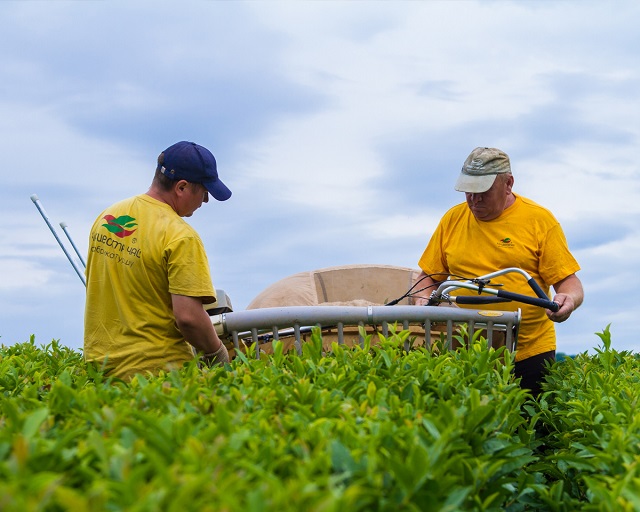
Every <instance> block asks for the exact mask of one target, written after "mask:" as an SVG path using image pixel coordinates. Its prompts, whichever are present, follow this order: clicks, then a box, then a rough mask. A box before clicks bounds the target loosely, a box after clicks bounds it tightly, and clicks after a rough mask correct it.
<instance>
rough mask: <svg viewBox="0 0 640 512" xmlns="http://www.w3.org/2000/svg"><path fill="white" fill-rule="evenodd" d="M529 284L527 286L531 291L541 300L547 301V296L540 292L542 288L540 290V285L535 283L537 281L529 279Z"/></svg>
mask: <svg viewBox="0 0 640 512" xmlns="http://www.w3.org/2000/svg"><path fill="white" fill-rule="evenodd" d="M527 282H528V283H529V286H530V287H531V289H532V290H533V292H534V293H535V294H536V295H537V296H538V297H540V298H541V299H546V300H549V297H548V296H547V294H546V293H544V291H543V290H542V288H540V285H539V284H538V283H537V281H536V280H535V279H534V278H533V277H532V278H531V279H529V281H527ZM547 309H548V308H547Z"/></svg>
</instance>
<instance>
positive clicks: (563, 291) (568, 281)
mask: <svg viewBox="0 0 640 512" xmlns="http://www.w3.org/2000/svg"><path fill="white" fill-rule="evenodd" d="M553 288H554V290H555V291H556V296H555V297H554V298H553V301H554V302H557V303H558V305H559V306H560V309H558V311H556V312H555V313H553V312H552V311H549V310H547V316H548V317H549V319H550V320H553V321H554V322H564V321H565V320H566V319H567V318H569V317H570V316H571V313H573V312H574V311H575V310H576V309H577V308H578V307H579V306H580V304H582V300H583V298H584V290H583V289H582V283H581V282H580V279H578V276H576V275H575V274H571V275H570V276H567V277H565V278H564V279H562V280H561V281H558V282H557V283H556V284H554V285H553Z"/></svg>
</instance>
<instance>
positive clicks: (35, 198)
mask: <svg viewBox="0 0 640 512" xmlns="http://www.w3.org/2000/svg"><path fill="white" fill-rule="evenodd" d="M31 200H32V201H33V204H35V205H36V208H37V209H38V211H39V212H40V215H42V218H43V219H44V221H45V222H46V223H47V226H49V229H50V230H51V233H53V236H54V238H55V239H56V241H57V242H58V245H60V248H61V249H62V251H63V252H64V254H65V255H66V257H67V259H68V260H69V263H71V266H72V267H73V269H74V270H75V271H76V274H78V277H79V278H80V280H81V281H82V284H83V285H85V286H87V279H86V277H85V275H84V273H83V272H82V271H81V270H80V269H79V268H78V265H77V264H76V262H75V261H73V258H72V257H71V254H69V251H67V248H66V247H65V246H64V244H63V243H62V240H60V237H59V236H58V233H56V230H55V229H54V228H53V225H52V224H51V221H50V220H49V217H48V216H47V213H46V212H45V211H44V208H43V207H42V204H41V203H40V199H38V196H37V195H36V194H33V195H32V196H31Z"/></svg>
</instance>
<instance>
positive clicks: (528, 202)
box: [516, 195, 555, 219]
mask: <svg viewBox="0 0 640 512" xmlns="http://www.w3.org/2000/svg"><path fill="white" fill-rule="evenodd" d="M516 198H517V199H518V200H519V201H520V204H521V205H522V207H523V208H527V209H529V210H531V211H533V212H537V213H538V214H540V215H546V216H549V217H551V218H553V219H555V216H554V215H553V213H552V212H551V210H549V208H547V207H545V206H542V205H541V204H540V203H537V202H535V201H534V200H533V199H529V198H528V197H523V196H521V195H518V196H516Z"/></svg>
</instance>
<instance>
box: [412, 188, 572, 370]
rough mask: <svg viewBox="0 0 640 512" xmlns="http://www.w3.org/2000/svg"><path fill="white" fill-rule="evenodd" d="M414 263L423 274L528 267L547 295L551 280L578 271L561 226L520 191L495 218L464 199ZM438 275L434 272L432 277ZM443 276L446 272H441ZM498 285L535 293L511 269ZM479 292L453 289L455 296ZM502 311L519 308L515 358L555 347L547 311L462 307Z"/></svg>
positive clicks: (516, 305) (503, 306)
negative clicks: (479, 215)
mask: <svg viewBox="0 0 640 512" xmlns="http://www.w3.org/2000/svg"><path fill="white" fill-rule="evenodd" d="M418 265H419V266H420V268H421V269H422V270H423V271H424V272H425V273H427V274H433V273H437V272H444V273H451V274H455V275H457V276H462V277H463V278H471V277H478V276H481V275H485V274H489V273H491V272H495V271H496V270H501V269H504V268H508V267H518V268H521V269H522V270H524V271H525V272H527V273H528V274H529V275H530V276H531V277H532V278H533V279H535V281H536V282H537V283H538V284H539V285H540V287H541V288H542V289H543V290H544V292H545V293H547V295H549V296H550V297H551V295H550V287H551V285H553V284H555V283H557V282H558V281H560V280H562V279H564V278H565V277H568V276H570V275H571V274H573V273H575V272H577V271H578V270H580V267H579V265H578V263H577V261H576V260H575V258H574V257H573V256H572V255H571V253H570V252H569V248H568V245H567V241H566V238H565V236H564V233H563V231H562V228H561V226H560V224H559V223H558V221H557V220H556V219H555V217H554V216H553V215H552V214H551V212H550V211H549V210H547V209H546V208H543V207H542V206H540V205H538V204H536V203H534V202H533V201H531V200H529V199H526V198H524V197H521V196H516V200H515V202H514V204H512V205H511V206H510V207H509V208H507V209H506V210H505V211H504V212H503V213H502V214H501V215H500V216H499V217H498V218H497V219H494V220H491V221H479V220H477V219H476V218H475V217H474V216H473V214H472V213H471V210H469V207H468V206H467V204H466V203H462V204H459V205H457V206H454V207H453V208H451V209H450V210H449V211H448V212H447V213H446V214H445V215H444V216H443V218H442V220H441V221H440V223H439V225H438V227H437V228H436V231H435V232H434V234H433V236H432V237H431V240H430V241H429V244H428V245H427V248H426V249H425V251H424V253H423V254H422V257H421V258H420V260H419V262H418ZM436 279H438V277H436ZM443 279H444V277H443ZM492 281H493V282H494V283H502V284H503V285H504V286H502V287H501V288H500V289H502V290H505V291H510V292H515V293H520V294H524V295H529V296H532V297H534V296H535V293H534V292H533V290H531V288H530V287H529V285H528V283H527V280H526V279H525V278H524V277H523V276H522V275H520V274H517V273H509V274H506V275H504V276H499V277H497V278H494V279H493V280H492ZM472 294H477V292H473V291H471V290H464V289H461V290H456V291H455V292H454V293H453V295H472ZM461 307H469V308H472V309H493V310H501V311H515V310H516V309H518V308H520V309H521V310H522V321H521V323H520V329H519V334H518V345H517V350H516V361H521V360H523V359H527V358H529V357H532V356H535V355H537V354H542V353H543V352H548V351H550V350H555V349H556V335H555V328H554V326H553V322H552V321H551V320H549V319H548V318H547V315H546V314H545V310H544V309H542V308H540V307H536V306H530V305H527V304H522V303H519V302H504V303H498V304H491V305H486V306H485V305H480V306H478V305H469V306H461Z"/></svg>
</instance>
